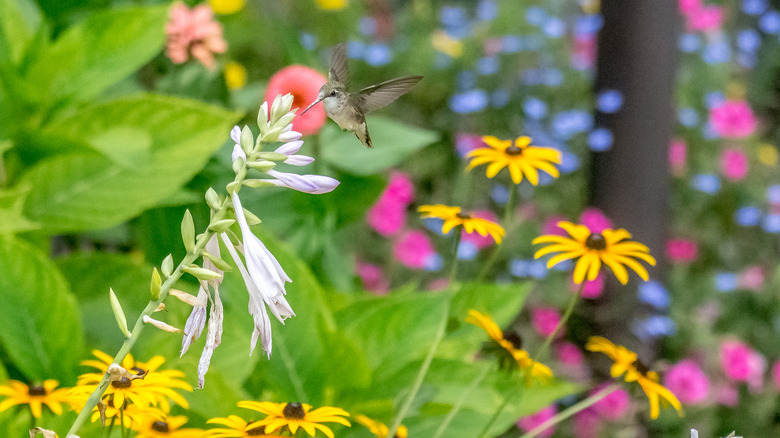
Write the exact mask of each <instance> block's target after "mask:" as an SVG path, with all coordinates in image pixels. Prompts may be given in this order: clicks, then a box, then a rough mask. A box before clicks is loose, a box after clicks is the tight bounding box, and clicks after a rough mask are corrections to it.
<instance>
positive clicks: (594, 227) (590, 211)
mask: <svg viewBox="0 0 780 438" xmlns="http://www.w3.org/2000/svg"><path fill="white" fill-rule="evenodd" d="M580 223H581V224H582V225H585V226H586V227H588V228H589V229H590V231H591V233H600V232H602V231H604V230H605V229H607V228H612V221H611V220H609V218H608V217H607V216H606V215H605V214H604V213H602V211H601V210H599V209H598V208H595V207H588V208H586V209H585V210H584V211H583V212H582V214H581V215H580Z"/></svg>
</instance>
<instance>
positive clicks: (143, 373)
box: [132, 367, 147, 377]
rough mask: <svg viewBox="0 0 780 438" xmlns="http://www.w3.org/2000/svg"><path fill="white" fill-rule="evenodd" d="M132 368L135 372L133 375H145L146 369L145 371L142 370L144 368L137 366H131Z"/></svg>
mask: <svg viewBox="0 0 780 438" xmlns="http://www.w3.org/2000/svg"><path fill="white" fill-rule="evenodd" d="M132 370H133V371H134V372H135V375H136V376H141V377H143V376H145V375H146V373H147V371H146V370H144V369H142V368H138V367H133V368H132Z"/></svg>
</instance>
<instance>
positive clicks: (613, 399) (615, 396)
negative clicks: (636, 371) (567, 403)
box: [590, 384, 631, 421]
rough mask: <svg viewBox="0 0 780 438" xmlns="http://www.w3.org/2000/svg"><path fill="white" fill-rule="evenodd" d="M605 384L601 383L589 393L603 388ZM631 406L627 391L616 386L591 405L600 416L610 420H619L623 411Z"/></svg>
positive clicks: (623, 413)
mask: <svg viewBox="0 0 780 438" xmlns="http://www.w3.org/2000/svg"><path fill="white" fill-rule="evenodd" d="M606 386H607V384H603V385H601V386H599V387H597V388H596V389H594V390H593V391H591V393H590V395H593V394H595V393H597V392H599V391H601V390H602V389H604V388H605V387H606ZM630 406H631V396H630V395H629V394H628V391H626V390H625V389H623V388H618V389H616V390H615V391H613V392H611V393H610V394H609V395H607V396H606V397H604V398H602V399H601V400H599V401H597V402H596V403H595V404H594V405H593V410H594V411H595V412H596V413H597V414H599V416H601V417H602V418H604V419H606V420H610V421H615V420H619V419H620V418H621V417H622V416H623V415H625V413H626V412H627V411H628V409H629V407H630Z"/></svg>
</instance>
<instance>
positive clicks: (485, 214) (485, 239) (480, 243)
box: [461, 210, 498, 249]
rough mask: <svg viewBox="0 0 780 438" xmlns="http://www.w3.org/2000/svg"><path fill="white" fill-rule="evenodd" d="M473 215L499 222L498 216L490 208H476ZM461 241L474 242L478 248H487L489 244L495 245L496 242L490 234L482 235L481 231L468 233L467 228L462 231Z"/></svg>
mask: <svg viewBox="0 0 780 438" xmlns="http://www.w3.org/2000/svg"><path fill="white" fill-rule="evenodd" d="M471 215H472V216H473V217H478V218H480V219H487V220H489V221H492V222H498V217H496V215H495V214H494V213H493V212H492V211H490V210H474V211H473V212H472V213H471ZM461 241H463V242H469V243H472V244H474V246H476V247H477V248H478V249H483V248H487V247H489V246H493V245H495V243H496V242H495V240H493V238H492V237H490V235H487V236H480V235H479V233H471V234H469V233H466V231H465V230H463V231H461Z"/></svg>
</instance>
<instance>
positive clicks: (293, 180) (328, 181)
mask: <svg viewBox="0 0 780 438" xmlns="http://www.w3.org/2000/svg"><path fill="white" fill-rule="evenodd" d="M266 173H267V174H268V175H270V176H272V177H274V178H276V179H275V180H269V182H270V183H271V184H274V185H276V186H278V187H287V188H290V189H293V190H297V191H299V192H304V193H311V194H313V195H321V194H323V193H329V192H332V191H333V190H334V189H335V188H336V187H338V185H339V182H338V180H336V179H333V178H331V177H329V176H322V175H298V174H297V173H287V172H279V171H277V170H273V169H271V170H269V171H267V172H266Z"/></svg>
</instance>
